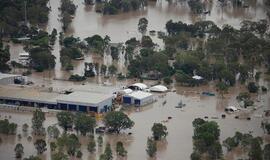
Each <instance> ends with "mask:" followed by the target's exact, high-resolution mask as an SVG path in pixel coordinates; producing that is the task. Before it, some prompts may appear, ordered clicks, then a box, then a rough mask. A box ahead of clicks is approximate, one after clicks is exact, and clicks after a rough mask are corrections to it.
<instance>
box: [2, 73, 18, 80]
mask: <svg viewBox="0 0 270 160" xmlns="http://www.w3.org/2000/svg"><path fill="white" fill-rule="evenodd" d="M12 77H21V75H18V74H5V73H0V79H4V78H12Z"/></svg>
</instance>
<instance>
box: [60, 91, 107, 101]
mask: <svg viewBox="0 0 270 160" xmlns="http://www.w3.org/2000/svg"><path fill="white" fill-rule="evenodd" d="M109 98H112V95H108V94H102V93H93V92H82V91H75V92H72V93H70V94H68V95H62V96H59V97H58V98H57V101H58V102H74V103H84V104H97V103H100V102H102V101H104V100H106V99H109Z"/></svg>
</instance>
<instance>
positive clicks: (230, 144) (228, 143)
mask: <svg viewBox="0 0 270 160" xmlns="http://www.w3.org/2000/svg"><path fill="white" fill-rule="evenodd" d="M223 145H224V146H225V147H226V148H227V150H228V151H231V150H232V149H234V148H235V147H237V146H238V145H239V142H238V141H237V139H235V138H234V137H228V138H226V139H225V140H224V141H223Z"/></svg>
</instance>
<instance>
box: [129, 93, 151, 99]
mask: <svg viewBox="0 0 270 160" xmlns="http://www.w3.org/2000/svg"><path fill="white" fill-rule="evenodd" d="M128 96H130V97H133V98H135V99H144V98H147V97H150V96H152V94H151V93H148V92H143V91H135V92H132V93H130V94H128Z"/></svg>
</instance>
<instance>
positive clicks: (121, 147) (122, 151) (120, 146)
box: [116, 141, 127, 157]
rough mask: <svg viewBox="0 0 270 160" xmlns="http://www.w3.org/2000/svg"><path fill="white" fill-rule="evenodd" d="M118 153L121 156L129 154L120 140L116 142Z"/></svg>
mask: <svg viewBox="0 0 270 160" xmlns="http://www.w3.org/2000/svg"><path fill="white" fill-rule="evenodd" d="M116 153H117V155H119V156H121V157H125V156H126V155H127V151H126V150H125V148H124V145H123V143H122V142H120V141H119V142H117V143H116Z"/></svg>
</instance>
